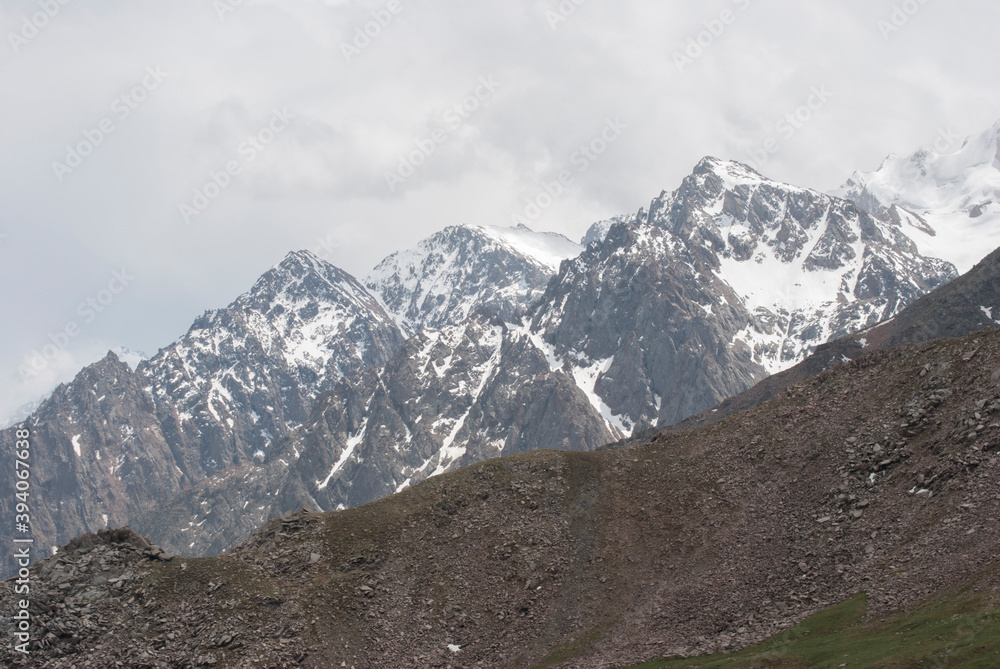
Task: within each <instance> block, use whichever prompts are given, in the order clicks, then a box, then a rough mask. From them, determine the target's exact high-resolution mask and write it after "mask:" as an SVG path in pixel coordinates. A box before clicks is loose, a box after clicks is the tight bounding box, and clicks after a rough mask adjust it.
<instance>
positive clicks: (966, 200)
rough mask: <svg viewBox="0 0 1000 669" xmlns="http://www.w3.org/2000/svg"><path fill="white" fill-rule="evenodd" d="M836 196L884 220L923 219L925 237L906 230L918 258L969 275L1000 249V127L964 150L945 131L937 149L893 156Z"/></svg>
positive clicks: (963, 145) (973, 138) (847, 184)
mask: <svg viewBox="0 0 1000 669" xmlns="http://www.w3.org/2000/svg"><path fill="white" fill-rule="evenodd" d="M832 194H833V195H836V196H838V197H843V198H846V199H850V200H853V201H854V202H855V203H857V205H858V206H859V207H861V208H863V209H865V210H866V211H869V212H871V213H872V214H874V215H876V216H880V217H882V218H892V217H893V215H892V207H893V205H895V206H896V207H897V208H899V209H903V210H905V211H907V212H911V213H912V214H915V215H919V217H920V220H921V222H922V223H923V225H921V226H917V227H918V228H923V230H920V229H917V230H913V229H910V228H908V227H906V226H904V228H903V230H904V232H906V234H907V235H909V236H910V237H911V238H912V239H913V241H914V242H915V243H916V244H917V246H918V247H919V248H920V252H921V253H922V254H923V255H929V256H934V257H939V258H943V259H945V260H948V261H949V262H952V263H954V264H955V265H956V266H957V267H958V270H959V271H960V272H965V271H968V270H969V269H970V268H971V267H972V266H973V265H974V264H975V263H976V262H978V261H979V260H981V259H982V257H983V256H984V255H986V253H987V252H988V251H989V250H991V249H993V248H996V247H997V246H1000V122H998V123H996V124H995V125H993V126H992V127H990V128H988V129H987V130H984V131H983V132H980V133H978V134H977V135H973V136H971V137H968V138H966V139H965V140H964V141H963V142H961V144H959V142H958V139H957V136H955V135H954V133H952V132H951V131H950V130H948V131H941V132H940V133H939V135H938V137H937V139H936V140H935V142H934V145H933V146H932V147H925V148H921V149H919V150H917V151H915V152H914V153H913V154H911V155H909V156H902V157H901V156H896V155H889V156H888V157H887V158H886V159H885V160H883V161H882V164H881V165H880V166H879V168H878V169H877V170H876V171H874V172H855V173H854V174H853V175H851V177H850V178H849V179H848V180H847V181H846V182H845V183H844V185H843V186H841V187H840V188H838V189H836V190H835V191H833V193H832ZM897 215H898V213H897Z"/></svg>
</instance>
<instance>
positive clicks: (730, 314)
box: [134, 159, 950, 555]
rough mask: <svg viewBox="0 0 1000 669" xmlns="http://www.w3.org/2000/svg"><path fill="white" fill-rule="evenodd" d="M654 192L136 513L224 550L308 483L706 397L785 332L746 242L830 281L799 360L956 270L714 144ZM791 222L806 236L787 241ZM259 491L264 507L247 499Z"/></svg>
mask: <svg viewBox="0 0 1000 669" xmlns="http://www.w3.org/2000/svg"><path fill="white" fill-rule="evenodd" d="M740 197H742V198H743V199H742V200H741V199H740ZM727 203H728V204H727ZM741 203H742V205H741ZM740 206H742V207H743V209H740ZM726 207H728V210H725V208H726ZM724 210H725V211H724ZM650 212H651V213H650V214H646V213H645V212H640V214H639V215H638V216H636V217H634V218H632V219H628V218H620V219H617V220H616V221H615V222H614V224H612V225H610V226H609V229H608V231H607V234H606V235H604V236H603V238H602V239H600V240H598V239H594V240H592V242H591V243H589V244H588V247H587V249H586V251H584V253H583V254H582V255H580V256H579V257H578V258H576V259H572V260H567V261H565V262H563V263H562V265H561V266H560V271H559V274H558V275H557V276H556V277H555V278H554V279H553V280H552V281H551V282H550V284H549V285H548V288H547V289H546V292H545V294H544V296H543V298H542V299H541V300H540V301H539V302H537V303H536V304H535V306H534V307H533V308H532V312H531V314H530V317H529V319H528V320H527V321H526V322H525V323H523V324H522V325H520V326H518V325H514V324H510V323H505V322H504V319H502V318H497V317H492V318H491V317H490V316H488V315H487V314H483V313H480V314H476V315H474V316H473V317H472V318H470V319H469V320H467V321H465V322H464V323H461V324H459V325H453V326H448V327H445V328H444V329H442V330H428V331H421V332H419V333H418V334H416V335H414V336H413V337H411V338H410V339H409V340H408V342H407V344H406V345H405V346H404V347H403V349H402V350H401V351H400V353H399V354H398V355H397V358H396V359H395V360H394V361H393V362H391V363H390V364H389V365H387V366H386V367H385V368H383V369H381V370H371V372H370V373H369V374H367V375H366V376H365V378H364V379H363V380H361V381H359V382H357V383H354V382H351V381H347V382H345V383H344V384H342V385H341V386H340V387H338V389H337V390H336V391H335V392H334V393H332V394H331V395H330V396H329V397H327V398H326V399H325V402H324V403H323V406H322V408H320V409H319V415H318V416H317V417H316V419H315V420H314V421H313V422H312V423H311V424H310V425H308V426H305V427H304V428H303V429H302V430H299V431H296V432H294V433H291V434H289V436H288V439H287V440H286V441H285V442H284V443H283V444H282V445H281V446H280V447H278V448H277V449H276V450H275V451H274V453H273V457H271V458H269V460H268V461H267V462H265V463H262V464H259V465H257V464H254V465H252V466H250V467H249V468H247V469H246V470H240V473H239V475H238V476H236V475H222V476H219V477H215V478H213V479H211V480H208V481H205V482H204V483H202V484H199V485H197V486H195V487H193V488H191V489H189V490H187V491H185V493H184V494H182V495H179V496H178V497H176V498H175V499H173V500H172V501H171V502H170V503H169V504H164V505H161V506H160V507H157V508H156V509H153V510H151V511H150V512H149V513H147V514H145V515H143V516H142V517H139V518H136V519H135V521H134V525H135V527H136V528H137V529H139V530H140V531H142V532H144V533H147V534H149V535H150V536H152V537H153V538H154V539H155V540H156V541H157V542H159V543H161V544H163V545H164V546H165V547H167V548H169V549H170V550H173V551H176V552H178V553H182V554H195V555H205V554H212V553H215V552H218V551H220V550H222V549H225V548H227V547H229V546H231V545H233V543H235V542H236V541H239V540H241V539H244V538H245V537H247V536H248V535H249V534H250V532H251V531H252V530H253V528H254V527H255V523H256V524H257V525H259V523H261V522H263V520H264V519H266V518H267V517H272V516H275V515H280V514H281V513H284V512H285V511H288V510H290V509H296V508H299V507H301V505H302V504H303V503H305V504H307V505H308V506H310V507H311V508H314V509H320V510H329V509H334V508H343V507H353V506H358V505H360V504H364V503H367V502H370V501H373V500H375V499H378V498H379V497H382V496H385V495H390V494H392V493H394V492H399V491H400V490H402V489H404V488H405V487H407V486H410V485H413V484H415V483H417V482H419V481H421V480H423V479H425V478H427V477H430V476H432V475H435V474H440V473H443V472H446V471H451V470H454V469H457V468H460V467H464V466H468V465H470V464H472V463H474V462H477V461H479V460H482V459H487V458H491V457H498V456H502V455H509V454H512V453H518V452H522V451H524V450H528V449H532V448H552V449H585V450H591V449H594V448H598V447H601V446H603V445H604V444H607V443H609V442H612V441H615V440H618V439H621V438H623V437H628V436H630V435H632V434H634V433H636V432H638V431H642V430H646V429H649V428H651V427H654V426H657V425H660V424H669V423H672V422H676V421H677V420H679V419H682V418H685V417H687V416H689V415H691V414H693V413H697V412H698V411H701V410H705V409H708V408H709V407H712V406H714V405H716V404H717V403H718V402H720V401H722V400H724V399H726V398H727V397H730V396H733V395H737V394H738V393H740V392H741V391H743V390H746V389H747V388H749V387H750V386H752V385H754V384H755V383H756V382H758V381H760V380H762V379H764V378H765V377H766V375H767V369H766V368H764V366H763V365H762V364H760V361H762V360H763V359H764V357H765V356H766V355H769V354H775V353H776V352H777V346H776V345H775V346H772V348H771V349H765V348H764V347H762V346H760V347H758V348H757V349H751V348H750V346H748V345H747V341H746V340H748V339H751V335H750V334H748V333H753V336H757V337H764V336H766V335H765V334H763V333H766V332H771V333H772V334H773V333H774V329H773V328H774V322H775V321H776V320H778V319H779V318H780V317H781V316H780V314H782V313H783V312H780V311H779V315H776V314H775V313H774V312H771V311H768V310H767V309H764V308H758V309H757V310H755V311H751V310H749V309H748V308H747V307H746V304H745V298H744V297H742V296H741V295H740V294H739V293H737V291H736V290H734V288H733V284H735V285H736V286H742V285H743V284H741V283H739V282H736V281H735V280H732V279H731V276H732V275H733V274H734V270H732V269H731V268H730V267H729V266H728V265H727V264H726V263H729V264H730V265H735V264H736V263H738V262H740V261H738V260H732V256H733V255H734V254H737V253H739V252H742V253H743V254H744V255H745V256H747V257H745V258H744V260H743V262H751V263H753V262H754V260H755V259H756V258H762V261H761V263H760V264H761V265H764V267H763V269H762V270H760V271H763V272H768V273H769V272H773V271H774V268H773V266H772V265H773V264H774V263H778V262H786V263H787V264H789V265H791V266H793V267H798V268H799V269H798V271H799V273H800V274H801V275H803V276H807V275H808V273H809V272H810V271H816V272H822V273H823V274H824V276H823V277H822V279H823V280H824V281H829V282H831V283H832V285H831V286H830V287H829V290H830V295H832V296H835V299H831V301H830V302H823V301H822V299H816V300H815V301H814V302H813V303H812V304H813V305H814V307H813V309H814V310H812V311H810V310H807V309H806V308H802V309H801V310H800V312H799V313H798V314H797V315H795V316H794V318H795V319H797V320H796V323H797V324H798V327H799V328H800V329H801V330H802V331H805V332H812V336H813V337H815V340H806V341H803V340H802V338H801V337H799V338H796V337H795V336H793V333H792V332H791V331H790V330H791V329H790V328H788V329H786V330H785V331H784V332H781V333H779V334H780V336H781V337H782V340H783V341H785V342H788V341H790V340H791V341H794V342H795V345H794V346H791V345H789V347H788V348H787V349H786V350H787V351H788V362H787V363H786V364H789V363H791V362H795V361H796V360H798V359H800V357H801V356H802V355H804V354H805V353H806V352H809V351H811V346H813V345H814V344H818V343H822V341H825V340H824V339H823V338H822V337H823V333H824V332H829V331H832V332H833V334H836V335H843V334H847V333H848V332H851V331H853V330H854V329H860V328H861V327H864V326H867V325H869V324H871V323H873V322H875V321H877V320H879V319H880V318H881V316H882V315H883V314H886V313H889V314H894V313H898V310H899V309H900V308H901V307H902V306H903V305H905V304H906V303H907V302H909V301H910V300H912V299H913V298H915V297H917V296H919V295H920V294H921V293H922V292H923V291H925V290H929V289H930V287H931V286H932V285H934V284H933V283H932V282H933V281H935V280H936V281H938V282H942V283H943V282H945V281H946V280H947V278H948V277H949V276H950V274H949V269H950V268H949V267H948V266H947V265H945V264H944V263H941V262H939V261H935V260H930V259H923V258H920V257H919V256H916V255H915V254H914V252H913V251H914V249H913V247H912V244H910V243H909V242H908V240H906V238H905V237H902V236H900V235H898V233H897V231H896V230H894V229H893V228H892V227H891V225H889V224H886V223H883V222H880V221H877V220H875V219H874V218H872V217H871V216H868V215H867V214H865V213H864V212H861V211H859V210H858V209H857V208H856V207H855V206H854V205H853V204H851V203H849V202H846V201H841V200H835V199H833V198H830V197H829V196H824V195H822V194H818V193H815V192H812V191H805V190H802V189H795V188H793V187H789V186H783V185H780V184H774V183H773V182H769V181H767V180H766V179H764V178H763V177H761V176H760V175H758V174H756V173H754V172H752V171H750V170H749V168H746V167H745V166H741V165H739V164H736V163H724V162H722V161H716V160H712V159H706V160H705V161H703V162H702V163H701V164H700V165H699V168H698V169H696V170H695V173H694V174H693V175H692V176H691V177H689V178H688V179H687V180H686V181H685V183H684V184H683V185H682V187H681V189H679V190H678V191H677V192H675V193H673V194H670V195H667V194H664V195H662V196H661V198H659V199H658V200H657V201H654V203H653V205H652V206H651V208H650ZM776 212H780V214H781V215H778V214H777V213H776ZM788 212H792V213H788ZM734 216H743V217H744V218H745V219H746V221H745V227H747V229H748V230H751V229H753V230H757V231H758V232H757V233H755V234H757V237H753V236H752V235H751V236H749V237H745V238H742V239H743V243H742V245H739V244H736V243H735V242H733V241H732V239H727V240H723V239H722V235H721V233H720V231H719V227H718V221H719V220H722V221H724V222H725V223H726V224H728V225H729V226H730V227H732V226H733V225H736V224H735V223H733V221H734V220H736V219H735V218H734ZM796 230H797V231H799V232H798V233H796V232H795V231H796ZM782 231H784V232H782ZM747 234H748V235H749V234H750V233H747ZM796 234H798V237H796V239H797V242H796V243H797V244H798V248H797V249H796V248H792V247H793V244H792V242H791V241H789V240H791V239H792V238H793V237H794V236H795V235H796ZM779 237H781V238H782V239H785V240H786V241H784V242H781V241H778V238H779ZM709 238H712V239H715V240H716V241H714V242H710V241H706V240H708V239H709ZM782 244H784V246H782ZM734 248H739V249H742V251H736V250H734ZM820 249H822V250H820ZM775 253H778V254H786V256H787V259H785V260H780V259H777V258H776V257H775V256H774V255H773V254H775ZM768 254H771V255H768ZM727 256H729V258H728V259H727ZM767 257H770V258H771V261H770V264H767V263H765V261H764V260H763V258H767ZM831 258H835V259H838V260H837V263H834V262H833V261H832V260H831ZM754 264H755V266H756V263H754ZM817 267H818V268H819V269H818V270H816V269H815V268H817ZM809 268H813V269H812V270H811V269H809ZM727 270H728V272H729V274H726V273H725V272H726V271H727ZM935 272H937V274H935ZM787 273H788V272H786V275H787ZM924 274H926V275H928V276H929V277H930V279H927V278H925V277H924V276H923V275H924ZM740 276H741V277H746V276H748V273H747V272H744V273H743V274H741V275H740ZM935 277H937V278H936V279H935ZM727 279H729V280H727ZM765 280H766V278H765V277H764V276H761V277H759V278H756V279H754V282H755V283H754V285H760V284H761V283H762V282H764V281H765ZM730 281H732V283H730ZM815 283H817V282H814V284H815ZM807 304H808V303H807ZM784 317H786V318H789V319H790V320H791V319H792V317H790V316H789V315H788V314H787V313H785V314H784ZM807 319H812V320H807ZM817 319H823V320H822V324H823V325H822V327H820V326H819V325H817V323H816V320H817ZM807 326H808V327H807ZM810 327H811V328H812V329H811V330H810V329H809V328H810ZM768 328H771V329H770V330H769V329H768ZM824 328H825V329H824ZM741 337H742V339H741ZM769 351H770V353H769ZM244 509H245V510H246V511H245V512H244V513H245V515H247V516H248V517H249V518H252V521H250V520H248V519H247V518H241V519H239V520H236V519H235V517H236V516H237V515H238V514H239V513H241V511H242V510H244Z"/></svg>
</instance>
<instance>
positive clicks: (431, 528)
mask: <svg viewBox="0 0 1000 669" xmlns="http://www.w3.org/2000/svg"><path fill="white" fill-rule="evenodd" d="M998 368H1000V332H997V331H995V330H990V331H985V332H982V333H977V334H974V335H970V336H968V337H966V338H964V339H961V340H937V341H934V342H930V343H925V344H918V345H910V346H907V347H903V348H891V349H884V350H880V351H874V352H872V353H868V354H865V355H864V356H862V357H861V358H859V359H858V360H856V361H854V362H851V363H849V364H845V365H842V366H840V367H838V368H837V369H831V370H829V371H828V372H826V373H824V374H822V375H820V376H818V377H816V378H814V379H812V380H810V381H809V382H807V383H805V384H803V385H800V386H794V387H792V388H789V389H788V391H786V392H785V393H783V394H782V395H781V396H780V397H779V398H776V399H775V400H774V401H771V402H768V403H765V404H763V405H760V406H758V407H755V408H753V409H751V410H749V411H746V412H743V413H741V414H738V415H735V416H732V417H730V418H728V419H726V420H724V421H720V422H718V423H716V424H713V425H711V426H708V427H705V428H700V429H698V430H694V431H691V432H687V433H682V434H667V433H664V434H662V435H660V436H658V437H657V438H656V439H654V440H653V441H651V442H650V443H647V444H645V445H642V446H637V447H632V448H626V449H621V450H615V451H605V452H599V453H575V452H551V451H546V452H533V453H529V454H520V455H515V456H510V457H506V458H502V459H498V460H492V461H490V462H486V463H481V464H478V465H475V466H473V467H469V468H466V469H463V470H461V471H458V472H454V473H450V474H445V475H443V476H440V477H435V478H433V479H431V480H430V481H426V482H424V483H422V484H420V485H417V486H414V487H413V488H410V489H406V490H404V491H403V492H401V493H399V494H398V495H393V496H391V497H389V498H386V499H383V500H380V501H378V502H376V503H374V504H370V505H366V506H364V507H361V508H357V509H352V510H347V511H342V512H331V513H325V514H312V513H304V514H302V513H300V514H289V515H288V516H286V517H285V518H282V519H277V520H274V521H273V522H271V523H270V524H269V525H268V526H267V527H266V528H265V529H264V531H263V532H261V533H260V534H258V535H256V536H255V537H254V538H253V539H251V540H250V541H249V542H247V543H246V544H244V545H242V546H240V547H238V548H237V549H236V550H234V551H232V552H231V553H228V554H226V555H224V556H220V557H217V558H205V559H185V558H172V559H168V558H169V556H165V555H163V554H162V552H158V551H157V550H156V549H154V548H151V547H148V546H146V545H145V544H143V543H142V541H141V540H139V539H137V538H135V537H133V536H132V535H130V534H128V533H117V534H105V535H101V536H96V537H93V536H92V537H88V538H84V539H82V540H81V541H79V542H76V543H74V544H72V545H70V546H68V547H67V549H66V550H64V551H62V552H61V553H60V554H59V555H56V556H55V557H53V558H52V559H50V560H48V561H46V562H45V563H44V564H42V565H40V566H39V567H38V568H36V569H35V570H33V572H32V574H31V583H32V602H33V603H32V605H31V612H32V615H33V627H32V628H31V634H32V638H33V639H34V640H36V643H37V644H38V645H37V646H36V648H37V653H36V655H35V656H34V658H33V661H34V662H36V663H37V664H40V663H43V662H47V664H46V666H48V667H52V668H56V667H70V666H73V665H75V666H82V665H83V664H84V663H85V662H87V661H90V663H91V665H92V666H112V665H113V664H114V662H116V661H118V662H122V663H123V664H125V665H126V666H136V667H153V666H164V665H165V666H190V665H195V666H200V665H206V666H208V665H212V666H219V667H265V666H303V667H329V666H355V667H357V668H359V669H360V668H362V667H364V668H375V667H392V668H398V667H426V666H439V667H449V666H450V667H533V666H549V667H553V666H558V667H570V666H572V667H581V668H587V667H608V666H623V665H627V664H628V663H631V662H636V661H640V660H644V659H649V658H653V657H660V656H664V655H671V654H694V653H700V652H708V651H713V650H724V649H732V648H736V647H741V646H745V645H747V644H750V643H752V642H755V641H757V640H759V639H761V638H763V637H765V636H767V635H770V634H773V633H775V632H777V631H779V630H781V629H784V628H786V627H787V626H789V625H790V624H792V623H794V622H795V621H798V620H800V619H802V618H803V617H804V616H805V615H807V614H809V613H811V612H813V611H816V610H818V609H821V608H824V607H826V606H828V605H830V604H832V603H835V602H838V601H842V600H844V599H846V598H847V597H849V596H851V595H852V594H854V593H857V592H859V591H865V592H868V593H869V595H870V601H869V604H870V611H871V615H873V616H881V615H884V614H885V613H887V612H889V611H892V610H896V609H899V608H905V607H908V606H911V605H913V604H915V603H917V602H920V601H922V600H923V599H924V598H926V597H928V596H930V595H933V594H934V593H936V592H940V591H942V590H943V589H946V588H950V587H954V586H956V585H959V584H961V583H964V582H966V581H967V580H968V579H970V578H980V579H981V585H983V586H984V587H987V588H989V587H992V588H994V591H995V590H996V588H997V587H998V586H1000V581H998V580H997V578H996V571H995V570H994V569H993V568H992V567H993V565H994V564H995V556H996V554H997V551H998V549H1000V528H998V526H997V524H996V523H995V518H996V515H997V513H998V512H1000V476H998V474H1000V461H998V451H1000V422H998V420H997V419H998V417H1000V385H998V383H1000V382H998V381H997V378H1000V374H996V373H994V371H993V370H996V369H998ZM13 585H14V584H13V582H7V583H5V584H4V586H3V591H2V594H0V606H2V607H4V608H5V609H7V610H13V608H14V601H13V600H15V599H16V598H17V595H15V593H14V592H13ZM3 624H4V625H5V626H6V627H7V628H8V629H5V630H4V633H5V634H7V635H8V636H9V635H10V633H11V631H12V630H11V629H9V628H10V626H11V625H12V622H11V621H10V620H9V619H5V622H4V623H3ZM0 652H2V653H4V656H3V658H4V660H5V661H6V662H8V663H10V664H13V663H14V662H16V660H17V658H16V657H15V655H14V654H13V651H12V650H11V648H10V647H9V646H7V647H5V648H4V649H3V650H2V651H0ZM342 663H343V664H342Z"/></svg>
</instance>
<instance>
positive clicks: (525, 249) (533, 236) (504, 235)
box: [478, 223, 583, 273]
mask: <svg viewBox="0 0 1000 669" xmlns="http://www.w3.org/2000/svg"><path fill="white" fill-rule="evenodd" d="M478 229H480V230H482V231H483V232H484V233H486V234H487V235H489V236H490V237H492V238H493V239H496V240H498V241H500V242H502V243H504V244H507V245H508V246H510V247H511V248H512V249H514V250H515V251H517V252H518V253H520V254H521V255H523V256H525V257H526V258H531V259H532V260H535V261H537V262H538V263H540V264H542V265H544V266H546V267H548V268H549V269H550V270H552V272H553V273H555V272H557V271H559V264H560V263H561V262H562V261H563V260H566V259H568V258H575V257H576V256H578V255H580V253H581V252H582V251H583V247H582V246H580V245H579V244H577V243H576V242H574V241H572V240H570V239H568V238H566V237H564V236H563V235H560V234H558V233H555V232H535V231H534V230H532V229H531V228H529V227H528V226H526V225H524V224H523V223H522V224H520V225H518V226H517V227H516V228H502V227H495V226H482V227H480V228H478Z"/></svg>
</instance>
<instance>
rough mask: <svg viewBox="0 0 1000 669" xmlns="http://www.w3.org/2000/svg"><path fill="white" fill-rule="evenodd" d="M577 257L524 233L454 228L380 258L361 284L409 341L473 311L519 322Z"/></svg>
mask: <svg viewBox="0 0 1000 669" xmlns="http://www.w3.org/2000/svg"><path fill="white" fill-rule="evenodd" d="M582 250H583V248H582V247H581V246H579V245H578V244H575V243H574V242H572V241H570V240H569V239H567V238H565V237H563V236H562V235H558V234H554V233H548V232H535V231H533V230H531V229H530V228H527V227H526V226H523V225H522V226H518V227H516V228H501V227H488V226H464V225H463V226H452V227H448V228H445V229H444V230H442V231H440V232H438V233H436V234H434V235H431V236H430V237H428V238H426V239H423V240H421V241H420V242H419V243H418V244H417V245H416V246H415V247H414V248H412V249H407V250H404V251H398V252H396V253H393V254H392V255H390V256H389V257H387V258H385V259H384V260H383V261H382V262H380V263H379V264H378V265H377V266H376V267H375V269H373V270H372V271H371V272H370V273H369V274H368V276H367V277H365V280H364V282H365V285H366V286H367V287H368V289H369V290H371V291H372V292H373V293H374V294H375V295H376V296H377V297H378V298H379V300H380V302H381V303H382V305H383V306H384V307H385V308H386V310H387V311H388V312H389V313H390V314H392V315H393V316H394V317H395V319H396V322H397V323H398V324H399V326H400V328H401V329H402V330H403V331H404V332H405V333H406V334H407V335H411V334H413V333H415V332H417V331H418V330H420V329H422V328H432V329H439V328H441V327H444V326H445V325H450V324H455V323H460V322H462V321H464V320H465V319H466V318H468V317H469V315H470V314H471V313H473V312H474V311H476V310H478V309H487V310H489V311H492V312H494V313H495V314H497V315H498V316H499V317H500V318H502V319H505V320H517V318H518V317H519V316H520V314H521V313H522V312H523V311H524V310H525V309H526V308H527V307H528V305H530V304H531V303H532V302H533V301H534V300H536V299H537V298H538V297H539V296H540V295H541V294H542V292H543V291H544V290H545V286H546V285H547V284H548V281H549V279H550V278H551V277H552V276H553V275H554V274H555V273H556V272H557V271H558V269H559V264H560V263H561V262H562V261H563V260H565V259H567V258H572V257H575V256H577V255H579V253H580V252H581V251H582Z"/></svg>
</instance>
